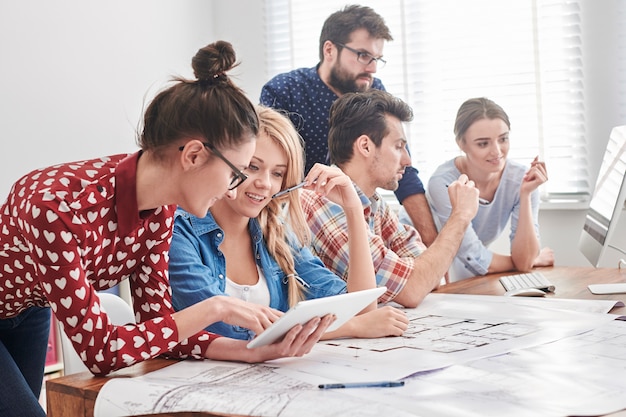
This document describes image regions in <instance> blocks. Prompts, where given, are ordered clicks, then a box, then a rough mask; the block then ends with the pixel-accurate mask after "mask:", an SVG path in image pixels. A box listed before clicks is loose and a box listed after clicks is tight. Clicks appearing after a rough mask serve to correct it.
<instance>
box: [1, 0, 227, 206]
mask: <svg viewBox="0 0 626 417" xmlns="http://www.w3.org/2000/svg"><path fill="white" fill-rule="evenodd" d="M212 18H213V16H212V3H211V2H206V1H203V0H185V1H180V2H174V1H166V0H132V1H125V0H109V1H106V2H86V1H82V0H60V1H47V0H25V1H16V2H12V1H3V2H0V51H1V54H0V60H1V61H0V62H1V63H2V64H1V66H0V91H1V93H0V94H1V95H0V135H1V136H0V137H1V140H2V152H1V153H0V173H1V174H0V195H2V197H0V198H1V199H2V201H4V196H5V195H6V194H7V193H8V191H9V189H10V187H11V185H12V184H13V182H14V181H15V180H16V179H17V178H18V177H19V176H21V175H22V174H24V173H26V172H28V171H30V170H31V169H34V168H38V167H41V166H46V165H51V164H54V163H57V162H63V161H71V160H76V159H83V158H89V157H96V156H101V155H109V154H114V153H122V152H129V151H135V150H136V149H137V147H136V145H135V129H136V127H137V125H138V122H139V120H140V116H141V113H142V108H143V106H144V102H147V101H148V100H149V99H150V98H151V97H152V96H153V95H154V93H155V92H156V91H157V90H158V89H160V88H161V87H163V86H164V85H165V83H166V82H167V81H168V80H169V79H170V76H171V75H174V74H180V75H185V76H190V75H191V74H192V72H191V58H192V57H193V55H194V54H195V52H196V51H197V50H198V49H199V48H200V47H202V46H204V45H206V44H208V43H210V42H211V41H213V40H214V37H215V33H214V31H213V25H212V24H211V21H212ZM146 95H147V96H146Z"/></svg>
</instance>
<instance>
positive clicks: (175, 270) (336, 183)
mask: <svg viewBox="0 0 626 417" xmlns="http://www.w3.org/2000/svg"><path fill="white" fill-rule="evenodd" d="M259 122H260V134H259V138H258V140H257V146H256V151H255V154H254V156H253V158H252V162H251V163H250V166H249V167H248V169H247V170H246V174H247V175H248V177H249V178H248V180H247V181H246V182H244V183H243V184H242V185H241V187H239V188H238V189H237V192H236V193H229V194H227V195H226V196H225V197H224V198H223V199H221V200H219V201H218V202H216V203H215V204H214V205H213V207H212V208H211V210H210V212H209V213H208V214H207V216H206V217H204V218H198V217H195V216H193V215H191V214H189V213H187V212H185V211H183V210H178V212H177V215H176V219H175V225H174V236H173V239H172V247H171V249H170V262H169V275H170V282H171V285H172V292H173V296H172V300H173V303H174V308H175V309H177V310H178V309H183V308H185V307H187V306H189V305H193V304H195V303H197V302H199V301H201V300H204V299H206V298H209V297H214V296H228V297H230V300H231V301H232V302H237V303H240V304H241V306H242V308H245V305H246V302H250V303H255V304H261V305H264V306H267V308H268V309H272V310H274V311H275V313H276V316H275V317H276V318H277V317H279V316H280V314H282V313H281V312H284V311H286V310H287V309H289V307H290V306H292V305H294V304H296V303H297V302H298V301H300V300H302V299H311V298H319V297H326V296H330V295H336V294H340V293H343V292H346V291H358V290H363V289H368V288H373V287H374V286H376V281H375V274H374V267H373V264H372V258H371V253H370V248H369V244H368V243H367V242H368V240H367V237H366V233H367V228H366V224H365V222H364V220H363V213H362V206H361V202H360V200H359V198H358V195H357V193H356V190H355V189H354V187H353V185H352V181H351V180H350V178H349V177H347V176H346V175H345V174H343V172H341V171H340V170H339V169H336V168H331V167H327V166H325V165H320V164H317V165H315V166H314V167H313V168H312V169H311V171H310V172H309V174H308V175H307V177H306V179H307V185H306V186H305V188H308V189H311V190H315V191H317V192H319V193H321V194H326V196H327V197H328V198H330V199H332V200H333V201H335V202H336V203H337V204H339V205H340V206H342V207H343V209H344V211H346V216H347V217H348V222H349V228H348V233H349V235H350V241H351V242H352V243H353V244H352V246H351V247H350V255H351V256H350V273H349V277H348V279H347V282H344V281H343V280H342V279H341V278H339V277H338V276H336V275H335V274H333V273H332V272H331V271H330V270H328V269H327V268H326V267H325V266H324V265H323V263H322V262H321V260H320V259H319V258H317V257H315V256H314V255H313V254H312V253H311V252H310V250H309V249H308V242H309V233H310V232H309V230H308V227H307V225H306V221H305V220H304V215H303V213H302V208H301V206H300V200H299V195H298V194H299V190H294V191H291V192H289V193H286V194H284V195H282V196H280V197H277V198H272V196H273V195H274V194H276V193H277V192H279V191H280V190H282V189H284V188H286V187H288V186H293V185H295V184H298V183H299V182H300V181H301V180H302V173H303V171H304V169H303V167H304V158H303V149H302V145H301V142H300V139H299V136H298V134H297V133H296V131H295V129H294V128H293V126H292V125H291V123H290V121H289V120H288V119H287V118H286V117H285V116H283V115H281V114H280V113H278V112H277V111H275V110H271V109H269V108H264V107H261V108H259ZM285 219H287V221H285ZM407 325H408V321H407V319H406V316H405V315H404V313H403V312H401V311H400V310H398V309H395V308H392V307H383V308H376V306H375V305H372V306H370V307H369V308H368V309H366V311H365V312H363V313H362V314H360V315H358V316H356V317H355V318H353V319H352V320H350V321H349V322H348V323H346V324H345V325H343V326H342V327H340V328H339V329H337V330H335V331H334V332H330V333H327V334H326V335H325V336H324V338H333V337H382V336H391V335H401V334H402V333H403V332H404V330H405V329H406V327H407ZM208 329H210V331H213V332H215V333H219V334H222V335H224V336H228V337H232V338H237V339H251V338H253V337H254V333H253V332H252V331H250V330H249V329H245V328H241V327H238V326H233V325H230V324H227V323H225V322H220V323H215V324H213V325H211V326H210V327H208Z"/></svg>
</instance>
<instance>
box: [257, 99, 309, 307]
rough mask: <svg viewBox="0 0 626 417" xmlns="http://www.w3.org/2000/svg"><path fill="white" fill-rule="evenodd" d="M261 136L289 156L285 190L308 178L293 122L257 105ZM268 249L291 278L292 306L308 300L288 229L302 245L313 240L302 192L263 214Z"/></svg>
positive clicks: (272, 204)
mask: <svg viewBox="0 0 626 417" xmlns="http://www.w3.org/2000/svg"><path fill="white" fill-rule="evenodd" d="M257 113H258V115H259V136H260V135H266V136H267V137H268V138H270V139H271V140H272V141H273V142H274V143H275V144H276V145H278V146H279V147H280V148H281V149H282V150H283V152H285V155H287V170H286V172H285V175H284V177H283V183H282V187H281V189H284V188H286V187H290V186H292V185H295V184H298V183H300V182H301V181H302V180H303V178H304V147H303V145H302V139H301V138H300V135H298V132H296V129H295V128H294V127H293V125H292V124H291V121H290V120H289V119H288V118H287V117H286V116H285V115H283V114H281V113H279V112H278V111H276V110H273V109H271V108H269V107H264V106H257ZM258 221H259V224H260V226H261V230H263V237H264V238H265V244H266V246H267V250H268V252H269V253H270V255H272V256H273V257H274V259H275V260H276V262H278V265H279V266H280V268H281V269H282V270H283V272H284V273H285V274H286V276H287V279H288V281H287V284H288V288H289V291H288V297H289V298H288V299H289V305H290V306H293V305H295V304H296V303H297V302H298V301H300V300H302V299H303V298H304V293H305V289H304V287H303V284H302V282H301V280H300V279H299V277H297V273H296V270H295V261H294V255H293V253H292V252H291V247H290V245H289V243H288V241H287V226H289V227H290V230H291V231H293V234H294V236H295V238H296V239H297V240H298V242H297V243H299V244H300V245H302V246H305V245H308V244H309V243H310V241H311V236H310V230H309V228H308V225H307V223H306V220H305V218H304V212H303V210H302V206H301V204H300V190H294V191H292V192H290V193H287V194H285V195H283V196H281V197H278V198H274V199H272V201H270V203H269V204H268V205H267V206H265V207H264V208H263V210H261V213H259V216H258Z"/></svg>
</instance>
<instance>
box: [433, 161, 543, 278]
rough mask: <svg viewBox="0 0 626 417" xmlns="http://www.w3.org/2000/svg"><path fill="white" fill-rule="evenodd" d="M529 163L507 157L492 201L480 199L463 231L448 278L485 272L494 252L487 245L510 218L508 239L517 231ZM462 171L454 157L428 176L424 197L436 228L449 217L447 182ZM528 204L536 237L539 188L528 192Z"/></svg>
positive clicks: (511, 239)
mask: <svg viewBox="0 0 626 417" xmlns="http://www.w3.org/2000/svg"><path fill="white" fill-rule="evenodd" d="M526 171H528V167H527V166H524V165H522V164H520V163H519V162H515V161H512V160H510V159H509V160H507V162H506V165H505V167H504V172H503V173H502V178H501V180H500V184H499V185H498V189H497V190H496V193H495V195H494V198H493V201H490V202H488V203H481V204H480V205H479V207H478V213H477V214H476V216H475V217H474V219H473V220H472V223H471V227H469V228H468V229H467V231H466V232H465V236H464V237H463V241H462V242H461V246H460V248H459V251H458V252H457V256H456V258H455V260H454V264H453V267H452V268H451V280H454V281H458V280H460V279H464V278H468V277H472V276H476V275H484V274H486V273H487V270H488V268H489V264H491V259H492V257H493V253H492V252H491V251H490V250H489V249H488V247H489V245H490V244H491V243H493V241H495V240H496V239H497V238H498V237H499V236H500V234H501V233H502V232H503V231H504V228H505V227H506V225H507V223H508V222H509V220H510V222H511V231H510V234H509V240H510V241H511V242H512V241H513V238H514V237H515V233H516V231H517V223H518V220H519V212H520V199H519V197H520V195H519V191H520V187H521V184H522V179H523V178H524V174H525V173H526ZM459 175H461V173H460V172H459V170H458V169H457V168H456V166H455V165H454V159H452V160H449V161H447V162H445V163H443V164H442V165H440V166H439V167H438V168H437V169H436V170H435V172H434V173H433V175H432V176H431V177H430V180H429V182H428V188H427V191H426V192H427V197H428V201H429V203H430V207H431V211H432V213H433V218H434V220H435V223H436V224H437V228H438V229H439V230H441V227H442V226H443V225H444V224H445V222H446V221H447V220H448V217H450V212H451V211H452V206H451V204H450V197H449V196H448V190H447V188H446V185H448V184H450V183H451V182H452V181H455V180H456V179H457V178H458V177H459ZM531 206H532V215H533V223H534V225H535V233H536V234H537V238H539V221H538V217H539V191H538V190H535V191H533V193H532V194H531Z"/></svg>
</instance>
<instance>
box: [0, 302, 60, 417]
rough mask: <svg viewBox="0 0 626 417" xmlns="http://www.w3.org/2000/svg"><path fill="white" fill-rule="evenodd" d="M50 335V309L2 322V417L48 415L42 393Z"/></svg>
mask: <svg viewBox="0 0 626 417" xmlns="http://www.w3.org/2000/svg"><path fill="white" fill-rule="evenodd" d="M49 334H50V309H49V308H41V307H30V308H29V309H27V310H26V311H24V312H23V313H21V314H20V315H19V316H16V317H12V318H10V319H3V320H0V416H3V417H5V416H6V417H13V416H16V417H17V416H45V415H46V413H45V411H44V410H43V408H41V405H40V404H39V394H40V392H41V384H42V382H43V373H44V367H45V364H46V352H47V350H48V336H49Z"/></svg>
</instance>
